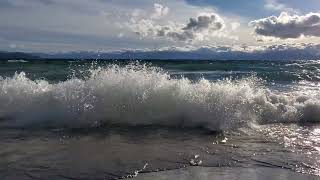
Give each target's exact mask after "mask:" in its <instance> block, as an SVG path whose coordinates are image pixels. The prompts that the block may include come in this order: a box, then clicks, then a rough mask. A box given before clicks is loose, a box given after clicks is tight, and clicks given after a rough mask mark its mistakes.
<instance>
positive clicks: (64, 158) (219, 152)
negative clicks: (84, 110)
mask: <svg viewBox="0 0 320 180" xmlns="http://www.w3.org/2000/svg"><path fill="white" fill-rule="evenodd" d="M306 128H309V129H319V127H306ZM263 129H264V130H262V131H260V130H258V131H259V132H260V133H257V131H256V130H249V129H242V130H237V131H232V132H225V133H213V134H212V132H208V131H204V130H203V129H175V128H164V127H162V128H158V127H112V128H100V129H98V130H97V129H94V130H92V129H91V130H90V129H77V130H70V129H68V130H63V129H54V130H53V129H51V130H50V129H47V130H39V129H35V130H30V129H28V130H21V129H20V130H19V129H11V130H8V129H6V130H1V134H0V137H1V140H0V146H1V147H2V148H1V149H0V156H1V160H0V164H1V166H0V167H1V169H0V177H1V179H8V180H9V179H123V178H131V177H136V178H137V179H212V178H226V179H270V178H271V179H302V178H303V179H319V178H318V177H317V175H319V173H320V168H319V159H320V153H319V151H318V150H319V149H318V148H315V147H316V145H315V144H313V145H311V144H310V143H305V142H304V141H305V140H306V139H309V140H310V141H312V140H311V139H312V137H313V138H320V136H318V135H312V137H311V136H310V135H309V136H307V135H305V134H302V133H300V134H299V127H297V126H293V127H292V126H289V125H277V127H276V126H274V127H268V128H266V127H264V128H263ZM266 129H269V130H271V129H272V132H275V130H276V129H277V130H278V131H280V132H281V131H282V130H284V129H286V130H287V131H289V130H288V129H290V131H292V132H295V133H296V136H295V137H300V138H301V139H300V140H297V139H295V141H296V142H295V143H293V142H292V143H291V142H289V140H288V139H290V137H285V136H281V134H277V135H275V134H274V133H273V134H270V132H268V131H266ZM309 132H311V130H310V131H309ZM298 134H299V135H298ZM275 137H277V138H275ZM291 138H292V137H291ZM286 141H288V142H286ZM289 143H291V144H289ZM298 143H300V145H299V146H298V145H297V144H298ZM317 145H319V144H317ZM311 147H313V149H312V148H311Z"/></svg>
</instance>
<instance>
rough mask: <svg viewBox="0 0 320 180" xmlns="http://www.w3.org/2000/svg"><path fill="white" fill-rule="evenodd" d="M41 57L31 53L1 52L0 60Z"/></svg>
mask: <svg viewBox="0 0 320 180" xmlns="http://www.w3.org/2000/svg"><path fill="white" fill-rule="evenodd" d="M39 58H40V57H39V56H36V55H34V54H30V53H23V52H5V51H0V60H9V59H39Z"/></svg>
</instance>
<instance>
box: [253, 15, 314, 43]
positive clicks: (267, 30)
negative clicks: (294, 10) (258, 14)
mask: <svg viewBox="0 0 320 180" xmlns="http://www.w3.org/2000/svg"><path fill="white" fill-rule="evenodd" d="M249 25H250V26H253V27H254V33H255V34H256V35H258V36H263V37H273V38H280V39H289V38H294V39H296V38H300V37H302V36H305V37H311V36H314V37H320V13H309V14H306V15H301V16H299V15H290V14H288V13H286V12H282V13H281V14H280V16H279V17H276V16H270V17H267V18H263V19H258V20H254V21H251V22H250V23H249Z"/></svg>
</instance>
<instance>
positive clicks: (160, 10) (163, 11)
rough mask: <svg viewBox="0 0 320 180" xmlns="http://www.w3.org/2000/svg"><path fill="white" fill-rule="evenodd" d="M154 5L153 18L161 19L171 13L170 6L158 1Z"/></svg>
mask: <svg viewBox="0 0 320 180" xmlns="http://www.w3.org/2000/svg"><path fill="white" fill-rule="evenodd" d="M153 6H154V13H153V14H152V15H151V18H153V19H159V18H161V17H163V16H166V15H167V14H168V13H169V8H168V7H165V6H163V5H161V4H157V3H155V4H154V5H153Z"/></svg>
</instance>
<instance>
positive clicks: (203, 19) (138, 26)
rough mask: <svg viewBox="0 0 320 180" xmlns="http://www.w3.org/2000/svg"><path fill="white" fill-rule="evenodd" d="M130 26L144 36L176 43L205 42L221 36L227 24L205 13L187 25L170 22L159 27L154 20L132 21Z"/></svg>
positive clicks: (189, 21) (212, 14)
mask: <svg viewBox="0 0 320 180" xmlns="http://www.w3.org/2000/svg"><path fill="white" fill-rule="evenodd" d="M129 26H130V27H131V29H133V30H134V31H135V32H136V33H137V34H138V35H142V36H152V37H164V38H168V39H172V40H176V41H194V40H198V41H203V40H205V39H207V38H209V37H212V36H218V35H220V36H221V31H222V30H223V29H224V28H225V22H224V20H223V19H222V18H221V17H220V16H219V15H217V14H214V13H203V14H200V15H198V16H197V17H195V18H193V17H192V18H189V20H188V22H187V23H186V24H176V23H173V22H169V23H168V24H166V25H159V24H158V23H157V22H156V21H154V20H153V19H140V20H134V19H132V20H131V24H130V25H129ZM219 32H220V34H219Z"/></svg>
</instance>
